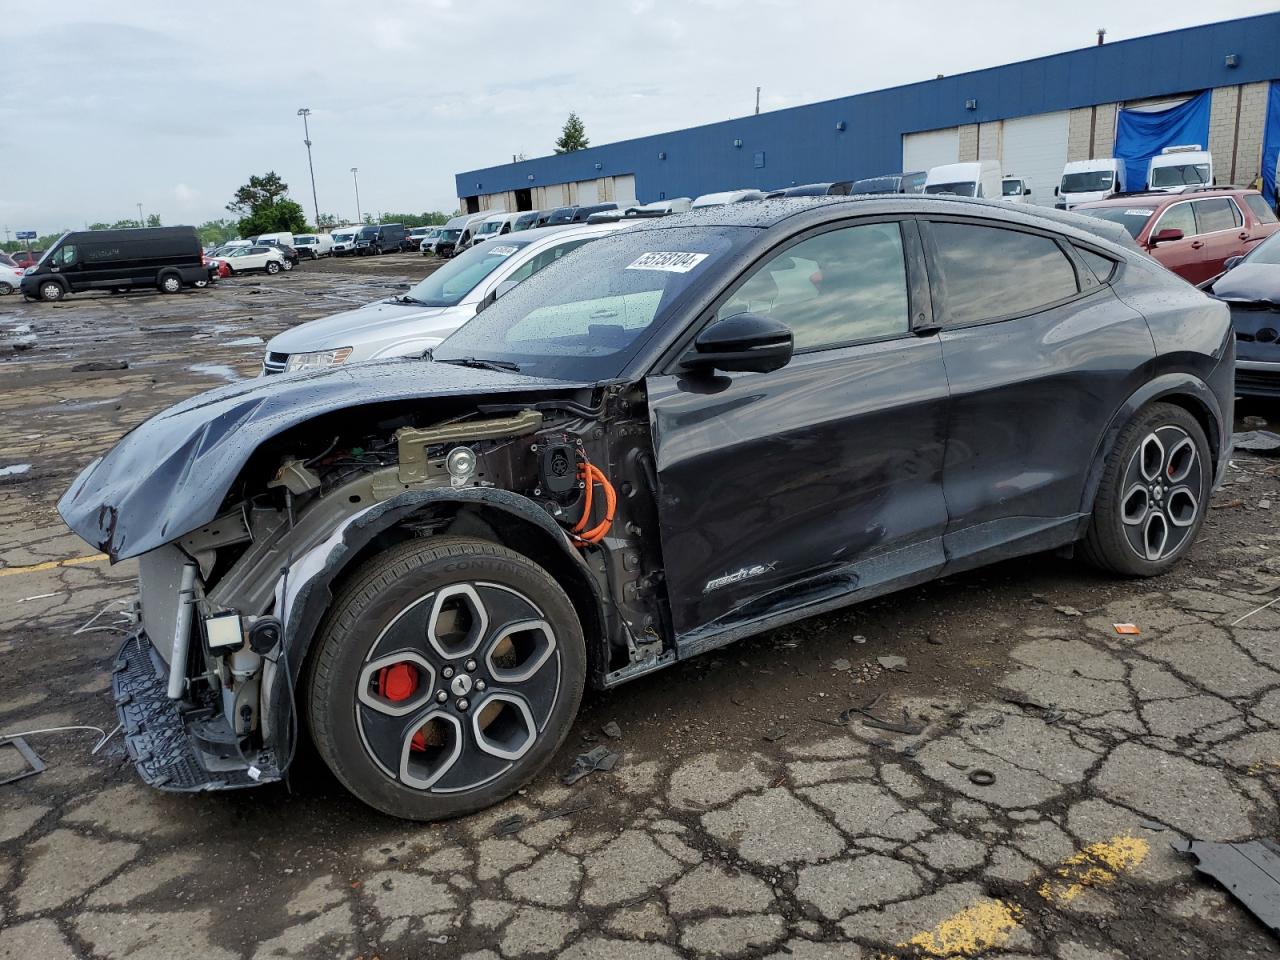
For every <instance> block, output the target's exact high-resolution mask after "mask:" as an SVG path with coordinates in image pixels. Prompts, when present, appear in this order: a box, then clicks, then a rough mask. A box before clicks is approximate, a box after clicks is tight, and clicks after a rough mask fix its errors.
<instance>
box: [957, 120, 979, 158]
mask: <svg viewBox="0 0 1280 960" xmlns="http://www.w3.org/2000/svg"><path fill="white" fill-rule="evenodd" d="M959 141H960V142H959V150H958V153H959V158H958V159H959V162H960V163H967V162H969V161H970V160H977V159H978V125H977V124H976V123H969V124H966V125H965V126H963V127H960V130H959Z"/></svg>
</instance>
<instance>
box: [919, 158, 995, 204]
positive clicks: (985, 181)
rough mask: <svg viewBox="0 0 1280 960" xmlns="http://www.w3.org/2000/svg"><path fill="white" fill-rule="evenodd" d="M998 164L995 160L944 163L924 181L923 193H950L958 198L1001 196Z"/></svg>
mask: <svg viewBox="0 0 1280 960" xmlns="http://www.w3.org/2000/svg"><path fill="white" fill-rule="evenodd" d="M1002 179H1003V178H1002V177H1001V175H1000V164H999V163H997V162H996V161H995V160H971V161H968V162H966V163H944V164H942V166H940V167H933V168H932V169H930V170H929V175H928V176H927V177H926V178H925V181H924V192H925V193H952V194H955V195H956V196H960V197H986V198H987V199H988V200H999V199H1000V196H1001V190H1000V181H1001V180H1002Z"/></svg>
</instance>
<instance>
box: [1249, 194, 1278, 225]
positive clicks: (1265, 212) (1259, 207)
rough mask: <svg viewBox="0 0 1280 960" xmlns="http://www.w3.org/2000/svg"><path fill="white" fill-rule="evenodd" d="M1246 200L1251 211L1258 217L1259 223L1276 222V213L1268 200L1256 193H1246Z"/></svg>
mask: <svg viewBox="0 0 1280 960" xmlns="http://www.w3.org/2000/svg"><path fill="white" fill-rule="evenodd" d="M1244 202H1245V203H1247V204H1248V205H1249V210H1250V212H1251V213H1252V214H1253V215H1254V216H1255V217H1257V218H1258V222H1259V223H1275V222H1276V213H1275V211H1274V210H1272V209H1271V208H1270V207H1269V206H1267V201H1266V200H1264V199H1263V198H1262V197H1261V196H1259V195H1258V194H1256V193H1246V194H1245V196H1244Z"/></svg>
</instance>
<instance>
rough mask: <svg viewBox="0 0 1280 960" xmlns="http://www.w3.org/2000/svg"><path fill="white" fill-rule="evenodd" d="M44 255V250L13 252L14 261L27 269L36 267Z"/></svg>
mask: <svg viewBox="0 0 1280 960" xmlns="http://www.w3.org/2000/svg"><path fill="white" fill-rule="evenodd" d="M43 256H44V251H43V250H30V251H28V250H19V251H18V252H17V253H15V254H13V262H14V263H16V264H17V265H18V266H20V267H21V268H22V269H24V270H25V269H26V268H27V267H34V266H35V265H36V264H37V263H39V262H40V258H41V257H43Z"/></svg>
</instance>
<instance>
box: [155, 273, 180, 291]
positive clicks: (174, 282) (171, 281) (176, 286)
mask: <svg viewBox="0 0 1280 960" xmlns="http://www.w3.org/2000/svg"><path fill="white" fill-rule="evenodd" d="M160 292H161V293H181V292H182V278H181V277H179V276H178V275H177V274H173V273H166V274H165V275H164V276H163V277H161V278H160Z"/></svg>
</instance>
